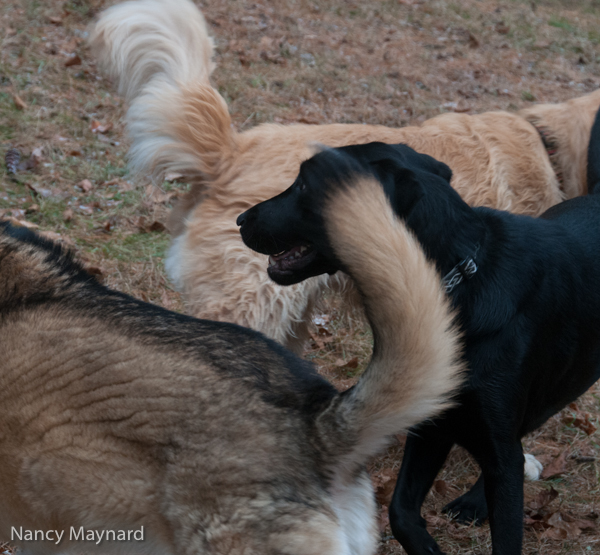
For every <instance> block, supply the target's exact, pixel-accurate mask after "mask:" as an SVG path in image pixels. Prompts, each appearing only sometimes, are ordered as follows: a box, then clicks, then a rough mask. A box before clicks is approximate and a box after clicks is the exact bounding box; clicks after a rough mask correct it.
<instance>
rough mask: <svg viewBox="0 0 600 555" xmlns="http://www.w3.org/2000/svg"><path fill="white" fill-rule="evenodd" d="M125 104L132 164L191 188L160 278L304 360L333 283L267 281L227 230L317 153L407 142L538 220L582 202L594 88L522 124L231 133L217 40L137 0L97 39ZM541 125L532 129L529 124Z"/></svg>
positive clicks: (185, 8) (497, 204)
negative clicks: (560, 205)
mask: <svg viewBox="0 0 600 555" xmlns="http://www.w3.org/2000/svg"><path fill="white" fill-rule="evenodd" d="M91 43H92V46H93V48H94V50H95V52H96V54H97V56H98V59H99V61H100V63H101V65H102V66H103V67H104V69H105V70H106V72H107V73H108V74H109V75H111V76H112V77H113V78H115V79H116V81H117V83H118V87H119V91H120V93H121V94H123V95H125V97H126V99H127V101H128V102H129V104H130V108H129V111H128V115H127V118H128V128H129V133H130V136H131V138H132V147H131V151H130V162H131V166H132V168H133V169H134V170H135V171H138V172H145V171H153V172H157V173H161V172H164V171H166V170H169V171H178V172H181V173H183V174H185V175H186V176H187V177H188V178H190V179H191V180H192V183H193V184H192V189H191V191H190V192H189V194H188V195H187V196H186V197H185V198H184V199H183V200H182V201H181V202H180V204H179V205H178V206H177V207H176V208H175V209H174V211H173V213H172V217H171V225H170V228H171V230H172V233H173V237H174V238H173V243H172V246H171V249H170V251H169V255H168V258H167V261H166V266H167V271H168V273H169V275H170V277H171V279H172V281H173V282H174V284H175V285H176V286H177V288H178V289H180V290H181V291H182V292H183V293H184V296H185V300H186V302H187V306H188V310H189V311H190V312H191V313H192V314H193V315H195V316H198V317H203V318H210V319H216V320H223V321H230V322H236V323H239V324H242V325H246V326H249V327H251V328H253V329H257V330H260V331H262V332H264V333H266V334H267V335H268V336H270V337H272V338H274V339H276V340H277V341H279V342H281V343H283V344H284V345H286V346H288V347H290V348H292V349H294V350H300V349H301V347H302V344H303V342H304V340H305V339H306V338H307V337H308V329H309V328H308V326H309V324H310V321H311V315H312V313H313V310H314V307H315V304H316V303H317V302H318V300H319V298H320V297H321V295H322V292H323V290H324V289H325V288H326V287H327V286H334V287H335V286H339V285H340V284H343V282H344V278H343V277H340V276H333V277H325V276H321V277H318V278H313V279H311V280H308V281H306V282H303V283H300V284H297V285H294V286H292V287H288V288H282V287H280V286H278V285H276V284H274V283H273V282H271V281H270V280H269V278H268V276H267V273H266V267H267V259H266V257H265V256H262V255H260V254H257V253H255V252H251V251H250V250H249V249H247V248H246V247H245V246H244V245H243V244H242V241H241V239H240V237H239V233H238V230H237V226H236V225H235V219H236V217H237V215H238V214H239V213H241V212H243V211H244V210H246V209H247V208H249V207H250V206H252V205H254V204H256V203H258V202H261V201H263V200H265V199H267V198H270V197H272V196H274V195H276V194H278V193H279V192H281V191H283V190H284V189H286V188H287V187H288V186H289V185H290V183H292V181H293V180H294V178H295V176H296V174H297V173H298V169H299V166H300V163H301V162H302V161H303V160H305V159H307V158H308V157H310V155H311V154H312V153H313V149H312V147H311V143H314V142H318V143H322V144H325V145H327V146H331V147H337V146H343V145H350V144H360V143H367V142H371V141H382V142H387V143H406V144H407V145H409V146H411V147H413V148H414V149H416V150H417V151H419V152H422V153H426V154H429V155H431V156H433V157H434V158H436V159H438V160H440V161H442V162H445V163H446V164H448V165H449V166H450V168H451V169H452V171H453V179H452V185H453V187H454V188H455V189H456V190H457V191H458V192H459V193H460V194H461V195H462V197H463V198H464V199H465V200H466V201H467V202H468V203H469V204H472V205H485V206H489V207H493V208H498V209H503V210H511V211H513V212H517V213H522V214H531V215H537V214H540V213H542V212H543V211H544V210H546V209H547V208H548V207H550V206H552V205H553V204H556V203H557V202H559V201H560V200H562V199H565V198H571V197H574V196H577V195H582V194H585V193H586V190H587V185H586V177H585V176H586V162H587V158H586V156H587V154H586V153H587V143H588V139H589V134H590V129H591V126H592V121H593V118H594V115H595V113H596V111H597V109H598V106H599V105H600V91H597V92H594V93H592V94H589V95H587V96H584V97H581V98H578V99H575V100H571V101H569V102H565V103H562V104H547V105H539V106H534V107H532V108H528V109H526V110H522V111H521V112H519V113H518V114H513V113H509V112H488V113H484V114H481V115H466V114H455V113H451V114H443V115H440V116H438V117H435V118H433V119H431V120H428V121H426V122H425V123H424V124H423V125H421V126H419V127H405V128H401V129H391V128H386V127H382V126H372V125H349V124H331V125H277V124H262V125H259V126H257V127H255V128H254V129H250V130H249V131H245V132H243V133H238V132H236V131H235V129H233V128H232V125H231V120H230V117H229V113H228V110H227V106H226V104H225V101H224V100H223V98H222V97H221V95H220V94H219V93H218V92H217V91H216V90H215V89H214V88H213V87H212V86H211V85H210V81H209V76H210V73H211V72H212V70H213V67H214V65H213V63H212V61H211V59H212V55H213V43H212V40H211V39H210V37H209V35H208V31H207V28H206V24H205V21H204V18H203V17H202V14H201V13H200V12H199V11H198V10H197V9H196V7H195V6H194V5H193V4H192V3H191V2H190V1H189V0H139V1H133V2H126V3H124V4H120V5H117V6H114V7H112V8H110V9H108V10H107V11H106V12H104V13H103V14H102V15H101V17H100V19H99V21H98V23H97V25H96V27H95V29H94V31H93V33H92V37H91ZM534 125H535V126H534Z"/></svg>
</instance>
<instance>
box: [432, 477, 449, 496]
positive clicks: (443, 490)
mask: <svg viewBox="0 0 600 555" xmlns="http://www.w3.org/2000/svg"><path fill="white" fill-rule="evenodd" d="M433 489H434V490H435V491H436V492H437V493H439V494H440V495H442V496H443V495H446V494H447V493H448V484H447V483H446V481H445V480H435V481H434V482H433Z"/></svg>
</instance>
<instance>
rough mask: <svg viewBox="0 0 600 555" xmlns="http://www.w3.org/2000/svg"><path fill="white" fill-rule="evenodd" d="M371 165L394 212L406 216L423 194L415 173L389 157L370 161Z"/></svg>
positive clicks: (402, 216)
mask: <svg viewBox="0 0 600 555" xmlns="http://www.w3.org/2000/svg"><path fill="white" fill-rule="evenodd" d="M371 165H372V166H373V169H375V171H376V174H377V177H378V178H379V181H380V182H381V184H382V185H383V189H384V191H385V193H386V195H387V197H388V198H389V199H390V203H391V205H392V208H393V209H394V212H396V214H397V215H398V216H399V217H401V218H407V217H408V215H409V214H410V213H411V212H412V209H413V208H414V207H415V205H416V204H417V202H419V200H420V199H421V198H422V197H423V195H424V194H425V191H424V189H423V185H422V184H421V183H420V181H419V179H418V176H417V174H416V173H415V172H414V171H412V170H410V169H408V168H406V167H403V166H400V165H398V163H397V162H395V161H394V160H393V159H391V158H385V159H383V160H377V161H376V162H372V163H371Z"/></svg>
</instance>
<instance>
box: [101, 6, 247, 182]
mask: <svg viewBox="0 0 600 555" xmlns="http://www.w3.org/2000/svg"><path fill="white" fill-rule="evenodd" d="M90 44H91V46H92V49H93V50H94V53H95V54H96V56H97V58H98V61H99V63H100V66H101V67H102V68H103V70H104V71H105V72H106V73H107V74H108V75H109V76H110V77H112V78H113V79H115V80H116V82H117V86H118V90H119V93H120V94H122V95H124V96H125V98H126V99H127V101H128V102H129V105H130V107H129V111H128V112H127V127H128V132H129V135H130V136H131V139H132V145H131V149H130V151H129V161H130V165H131V166H132V168H133V169H134V170H135V171H150V172H154V173H161V172H165V171H167V170H168V171H177V172H182V173H184V174H200V175H202V177H203V178H204V179H208V180H210V179H211V177H213V176H215V175H219V174H220V172H221V171H223V169H224V168H223V165H224V164H227V163H228V159H229V156H230V154H231V152H232V150H233V149H234V148H235V144H234V143H235V137H234V135H233V131H232V129H231V119H230V117H229V112H228V110H227V105H226V104H225V101H224V100H223V98H222V97H221V95H220V94H219V93H218V92H217V91H216V90H215V89H214V88H213V87H212V86H211V85H210V83H209V77H210V74H211V72H212V70H213V69H214V63H213V62H212V56H213V41H212V39H211V38H210V36H209V34H208V29H207V27H206V22H205V21H204V17H203V16H202V14H201V13H200V12H199V11H198V9H197V8H196V6H194V4H193V3H192V2H191V1H190V0H134V1H130V2H125V3H123V4H117V5H116V6H113V7H111V8H109V9H108V10H106V11H105V12H103V13H102V14H101V15H100V18H99V20H98V22H97V23H96V25H95V27H94V29H93V31H92V34H91V37H90Z"/></svg>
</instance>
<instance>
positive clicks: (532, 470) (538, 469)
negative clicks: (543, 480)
mask: <svg viewBox="0 0 600 555" xmlns="http://www.w3.org/2000/svg"><path fill="white" fill-rule="evenodd" d="M524 470H525V480H529V481H531V482H535V481H536V480H539V479H540V476H541V474H542V470H544V467H543V466H542V463H541V462H540V461H538V460H537V459H536V458H535V457H534V456H533V455H525V468H524Z"/></svg>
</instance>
